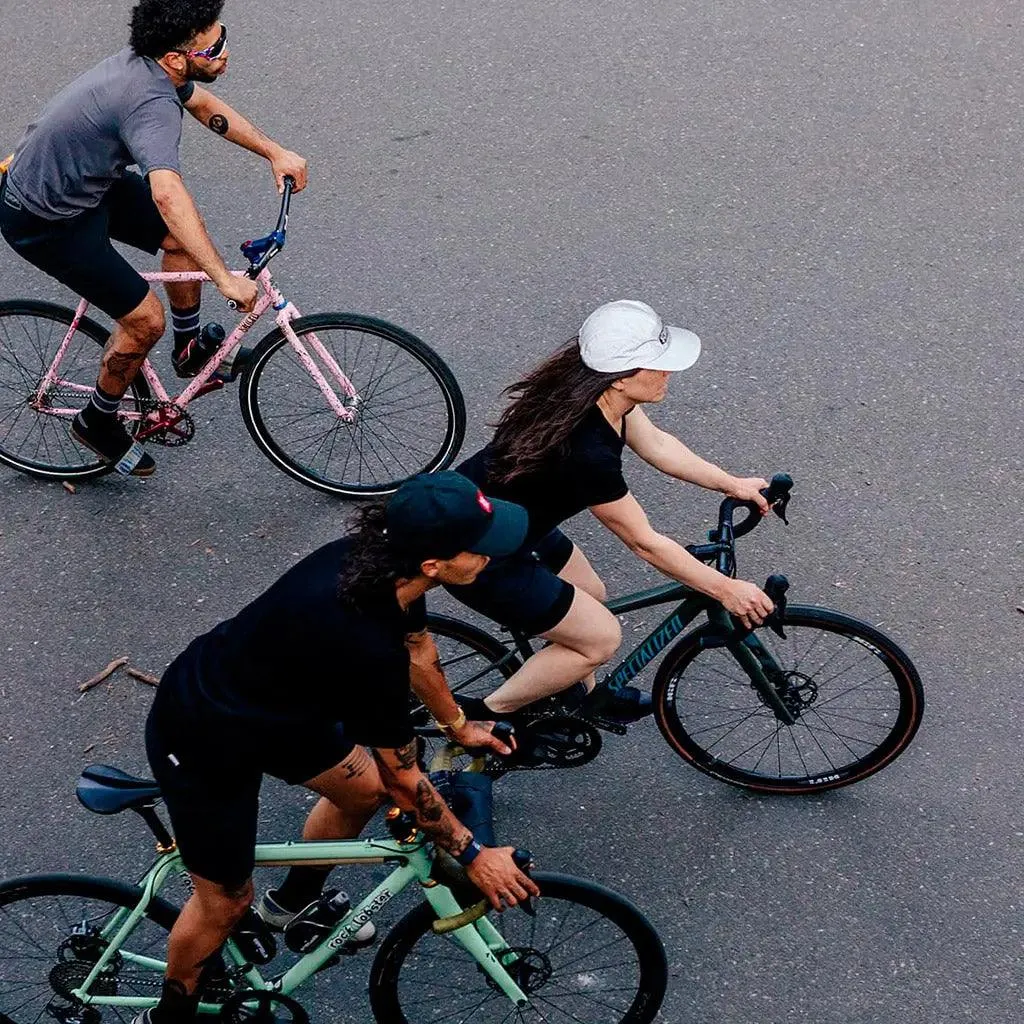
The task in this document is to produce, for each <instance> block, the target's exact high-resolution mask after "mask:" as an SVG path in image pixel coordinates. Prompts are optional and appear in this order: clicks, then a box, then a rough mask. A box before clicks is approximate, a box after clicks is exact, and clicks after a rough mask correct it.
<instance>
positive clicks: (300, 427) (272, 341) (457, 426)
mask: <svg viewBox="0 0 1024 1024" xmlns="http://www.w3.org/2000/svg"><path fill="white" fill-rule="evenodd" d="M291 192H292V188H291V182H290V179H288V180H287V181H286V183H285V190H284V196H283V199H282V201H281V212H280V215H279V217H278V221H277V227H276V228H275V229H274V230H273V231H272V232H271V233H270V234H269V235H266V236H265V237H263V238H259V239H256V240H255V241H249V242H245V243H244V244H243V245H242V247H241V249H242V254H243V255H244V256H245V258H246V259H247V260H248V261H249V267H248V269H246V270H243V271H236V273H238V274H239V275H240V276H241V275H243V274H245V275H248V276H249V277H251V278H252V279H253V280H255V281H257V282H258V283H259V285H260V296H259V299H258V301H257V304H256V307H255V308H254V309H253V311H252V312H251V313H246V314H245V315H244V316H243V317H242V319H241V320H240V321H239V322H238V325H237V326H236V327H235V329H234V330H233V331H232V332H231V333H230V334H229V335H228V336H227V337H226V338H225V339H224V341H223V343H222V344H221V345H220V347H219V348H218V349H217V351H216V353H215V354H214V355H213V356H212V357H211V359H210V361H209V362H208V363H207V364H206V366H204V367H203V369H202V370H201V371H200V373H199V374H198V376H196V377H195V378H194V379H193V380H192V381H191V382H190V383H189V384H188V386H187V387H186V388H185V389H184V390H183V391H182V392H181V393H180V394H178V395H174V396H172V395H170V394H169V393H168V391H167V389H166V388H165V387H164V386H163V384H162V383H161V381H160V378H159V377H158V376H157V373H156V370H155V369H154V367H153V366H152V364H151V363H150V362H149V361H148V360H147V361H146V362H145V363H143V366H142V370H141V372H140V373H139V374H137V375H136V378H135V380H134V381H133V382H132V384H131V386H130V387H129V389H128V392H127V393H126V395H125V397H124V400H123V401H122V409H121V412H120V413H119V416H120V417H121V419H122V420H123V422H124V424H125V426H126V428H127V429H128V431H129V433H130V434H132V435H133V436H134V437H135V438H136V439H137V440H139V441H144V442H146V443H148V444H160V445H165V446H167V447H172V448H173V447H177V446H179V445H183V444H187V443H188V442H189V441H191V440H192V438H193V436H194V435H195V423H194V421H193V419H192V417H191V416H190V415H189V413H188V406H189V404H190V403H191V402H192V401H193V400H194V399H196V398H199V397H200V396H202V395H206V394H209V393H210V392H212V391H219V390H221V389H222V388H224V387H225V386H226V385H227V384H229V383H230V382H232V381H235V380H236V379H238V380H240V387H239V395H238V397H239V401H240V403H241V407H242V419H243V420H244V422H245V426H246V428H247V429H248V431H249V433H250V434H251V435H252V438H253V440H254V441H255V442H256V445H257V446H258V447H259V448H260V450H261V451H262V452H263V453H264V454H265V455H266V456H267V457H268V458H269V459H270V460H271V462H273V464H274V465H275V466H277V467H278V468H279V469H282V470H284V472H286V473H288V474H289V475H290V476H293V477H294V478H295V479H296V480H300V481H302V483H304V484H307V485H308V486H310V487H315V488H316V489H317V490H320V491H326V492H328V493H330V494H338V495H343V496H346V497H373V496H377V495H383V494H389V493H391V492H392V491H394V490H395V489H396V488H397V487H398V486H399V484H401V482H402V481H403V480H404V479H406V478H407V477H409V476H412V475H414V474H416V473H423V472H434V471H436V470H439V469H444V468H445V467H446V466H449V465H450V464H451V463H452V461H453V460H454V458H455V456H456V454H457V453H458V451H459V447H460V446H461V444H462V439H463V435H464V433H465V428H466V407H465V402H464V401H463V397H462V392H461V391H460V390H459V385H458V383H457V382H456V380H455V377H454V376H453V374H452V372H451V370H449V369H448V367H447V366H446V365H445V363H444V361H443V360H442V359H441V358H440V356H438V355H437V353H436V352H434V351H433V349H431V348H430V347H429V346H428V345H426V344H425V343H424V342H422V341H420V339H419V338H416V337H414V336H413V335H412V334H409V333H408V332H407V331H403V330H402V329H401V328H399V327H396V326H394V325H393V324H390V323H387V322H386V321H384V320H377V319H374V318H372V317H366V316H358V315H355V314H351V313H318V314H316V315H313V316H301V315H300V314H299V311H298V310H297V309H296V308H295V306H294V305H293V304H292V303H291V302H289V301H288V300H287V299H286V298H285V297H284V296H283V295H282V294H281V292H280V291H279V290H278V289H277V287H276V286H275V285H274V283H273V281H272V280H271V277H270V271H269V270H268V264H269V263H270V261H271V260H272V259H273V258H274V257H275V256H276V255H277V254H278V253H279V252H280V251H281V249H282V248H283V247H284V244H285V236H286V233H287V228H288V210H289V205H290V202H291ZM143 277H145V278H146V280H148V281H208V280H209V278H208V277H207V275H206V274H204V273H201V272H197V273H178V274H165V273H147V274H143ZM87 308H88V303H87V302H86V301H85V300H84V299H83V300H82V301H81V302H79V304H78V307H77V309H74V310H71V309H68V308H66V307H64V306H57V305H54V304H53V303H49V302H36V301H32V300H22V299H18V300H14V301H10V302H0V461H2V462H4V463H6V464H7V465H8V466H12V467H13V468H14V469H17V470H21V471H22V472H24V473H28V474H30V475H32V476H36V477H43V478H45V479H51V480H53V479H56V480H84V479H88V478H90V477H95V476H101V475H102V474H104V473H109V472H110V471H111V468H112V467H111V466H109V465H106V464H103V463H101V462H99V461H98V460H97V459H96V457H95V455H93V453H92V452H90V451H88V450H87V449H85V448H83V447H81V446H79V445H78V444H76V443H75V442H74V441H73V440H72V439H71V436H70V434H69V433H68V426H69V423H70V421H71V419H72V418H73V417H74V416H75V414H76V413H77V412H78V410H79V409H81V408H82V407H83V406H84V405H85V404H86V403H87V402H88V401H89V396H90V394H91V393H92V390H93V382H94V380H95V376H96V370H97V368H98V363H99V361H98V358H97V355H98V350H97V348H96V346H100V347H102V346H103V345H104V344H105V343H106V341H107V338H108V335H109V332H108V331H107V330H105V329H104V328H103V327H101V326H100V325H99V324H98V323H96V322H95V321H94V320H92V319H90V318H89V317H88V316H86V315H85V313H86V310H87ZM268 310H273V312H274V319H275V321H276V323H277V327H276V328H275V329H274V330H273V331H271V332H270V333H269V334H268V335H267V336H266V337H264V338H263V339H262V340H261V341H260V342H259V343H258V344H256V345H255V346H253V347H252V348H247V347H245V346H243V344H242V343H243V341H244V339H245V337H246V335H247V334H248V333H249V331H250V330H251V329H252V327H253V326H254V325H255V324H256V323H257V322H258V321H259V320H260V318H261V317H262V316H263V315H264V314H265V313H266V312H267V311H268Z"/></svg>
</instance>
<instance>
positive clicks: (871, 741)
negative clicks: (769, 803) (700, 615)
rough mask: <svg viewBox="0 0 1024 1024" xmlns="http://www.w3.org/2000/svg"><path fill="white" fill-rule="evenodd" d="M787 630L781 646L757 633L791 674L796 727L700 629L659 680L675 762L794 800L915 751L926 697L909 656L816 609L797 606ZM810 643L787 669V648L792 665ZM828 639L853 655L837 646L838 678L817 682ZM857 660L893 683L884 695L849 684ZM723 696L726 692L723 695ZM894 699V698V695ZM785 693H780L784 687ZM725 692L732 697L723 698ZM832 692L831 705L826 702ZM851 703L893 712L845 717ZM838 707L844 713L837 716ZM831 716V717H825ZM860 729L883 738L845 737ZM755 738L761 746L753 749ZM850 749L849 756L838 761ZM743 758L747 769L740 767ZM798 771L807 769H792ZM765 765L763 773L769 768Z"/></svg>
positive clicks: (662, 717) (658, 700) (663, 722)
mask: <svg viewBox="0 0 1024 1024" xmlns="http://www.w3.org/2000/svg"><path fill="white" fill-rule="evenodd" d="M783 628H784V629H785V630H786V631H787V634H788V636H789V640H785V641H784V640H780V639H778V638H776V636H775V634H773V633H771V632H770V631H769V630H767V629H765V628H763V627H762V628H760V629H759V630H758V631H757V636H758V639H759V640H760V641H761V642H762V643H763V644H764V646H765V647H766V648H768V649H769V650H770V651H771V652H772V654H773V656H775V657H776V661H777V662H779V664H780V665H782V667H783V669H784V671H785V673H786V675H785V680H784V682H782V683H781V684H780V685H781V686H782V687H783V689H784V690H785V692H786V693H787V695H788V698H787V699H789V700H791V701H792V702H793V703H794V706H798V707H799V709H800V712H801V713H800V715H799V717H798V719H797V722H796V723H795V724H794V725H792V726H786V725H783V724H782V723H781V722H779V721H778V719H776V717H775V715H774V714H773V712H772V711H771V710H770V709H769V708H768V707H767V705H766V704H765V703H764V701H763V700H762V699H761V697H760V696H759V695H758V693H757V692H756V691H755V690H754V689H753V687H752V686H751V685H750V681H749V678H748V677H747V676H746V673H745V672H744V670H743V669H742V667H741V666H740V665H739V664H738V663H737V662H736V661H735V659H734V658H733V656H732V655H731V654H730V653H729V651H728V650H727V649H726V648H721V647H718V648H704V647H702V646H701V641H702V638H703V635H704V630H703V629H698V630H693V631H692V632H691V633H689V634H687V635H686V636H685V637H684V638H683V639H682V640H681V641H680V642H679V643H677V644H676V645H675V646H674V647H672V648H671V649H670V650H669V652H668V654H667V655H666V656H665V660H664V662H663V663H662V665H661V667H660V668H659V670H658V674H657V676H656V677H655V680H654V705H655V718H656V720H657V723H658V728H659V729H660V730H661V733H662V735H663V736H664V737H665V739H666V740H667V741H668V743H669V745H670V746H671V747H672V748H673V749H674V750H675V751H676V753H678V754H679V755H680V756H681V757H682V758H684V759H685V760H686V761H687V762H689V763H690V764H691V765H693V767H695V768H697V769H698V770H699V771H702V772H704V773H705V774H706V775H710V776H711V777H712V778H716V779H720V780H721V781H723V782H727V783H729V784H731V785H734V786H739V787H741V788H743V789H748V790H753V791H755V792H761V793H779V794H787V795H795V794H806V793H820V792H823V791H825V790H830V789H838V788H840V787H842V786H848V785H851V784H852V783H854V782H860V781H861V780H862V779H866V778H867V777H868V776H870V775H873V774H874V773H875V772H878V771H880V770H881V769H882V768H884V767H885V766H886V765H888V764H890V763H891V762H892V761H893V760H894V759H895V758H896V757H898V756H899V755H900V754H901V753H902V752H903V751H904V750H906V748H907V747H908V746H909V744H910V742H911V740H912V739H913V738H914V734H915V733H916V732H917V729H918V727H919V726H920V724H921V719H922V716H923V714H924V691H923V688H922V686H921V680H920V677H919V676H918V673H917V669H916V668H915V667H914V664H913V662H912V661H911V660H910V658H909V657H908V656H907V655H906V653H905V652H904V651H903V650H902V649H901V648H900V647H898V646H897V645H896V644H895V643H894V642H893V641H892V640H890V639H889V638H888V637H887V636H885V634H883V633H882V632H880V631H879V630H878V629H876V628H875V627H874V626H871V625H869V624H868V623H866V622H861V621H859V620H858V619H855V618H852V617H851V616H848V615H844V614H842V613H841V612H836V611H832V610H831V609H827V608H816V607H812V606H809V605H791V606H789V607H788V608H787V609H786V613H785V616H784V618H783ZM811 634H816V638H814V639H813V640H812V644H811V646H810V647H808V649H807V651H806V653H805V654H804V656H803V660H800V659H798V660H796V661H793V662H792V664H791V666H790V667H787V665H788V664H789V661H788V659H787V661H786V662H785V663H784V662H783V661H780V659H779V658H778V654H777V652H778V650H779V649H780V648H781V647H782V646H783V645H784V644H786V645H791V646H790V657H792V654H791V652H792V650H795V649H796V642H797V637H799V638H800V640H801V642H802V641H803V640H804V639H808V638H809V637H810V635H811ZM825 638H840V639H842V640H843V641H844V646H845V647H848V648H849V649H848V650H847V651H845V652H844V649H843V647H838V648H836V650H835V652H834V653H833V654H832V655H831V656H830V657H829V658H827V659H826V660H825V661H823V662H821V665H820V670H824V669H826V668H829V666H830V665H831V667H830V668H829V671H835V675H833V676H832V678H831V679H825V678H823V677H821V676H818V677H816V676H815V675H812V674H810V673H809V672H808V671H807V669H809V668H810V667H811V665H810V663H809V659H810V656H811V653H812V652H813V651H814V648H815V646H817V645H822V646H824V647H825V649H826V653H827V650H828V648H827V641H826V639H825ZM849 645H852V647H851V646H849ZM857 654H862V655H863V660H864V661H865V663H866V665H867V666H868V668H869V670H870V669H876V670H878V671H879V675H878V676H877V679H881V680H884V683H883V684H881V685H880V686H875V679H872V678H869V679H867V680H865V681H864V682H862V683H859V684H856V685H855V680H856V677H855V676H851V675H849V673H850V672H852V670H853V666H852V665H847V667H846V668H842V665H843V660H842V659H843V658H845V657H846V656H847V655H857ZM815 657H818V655H817V654H816V655H815ZM698 665H700V666H701V668H700V669H699V670H698V668H697V667H696V666H698ZM801 666H802V667H801ZM727 668H731V671H732V672H733V673H734V674H735V680H736V681H735V684H734V685H730V684H727V683H723V682H722V680H723V679H729V678H730V676H729V672H728V671H727ZM839 669H841V671H839ZM708 673H711V674H712V675H711V678H710V679H709V678H707V677H706V676H707V674H708ZM843 675H845V676H846V678H845V679H843V681H842V682H840V683H838V684H836V685H834V686H833V688H832V689H831V690H829V691H828V692H824V691H823V687H824V686H825V685H826V684H835V681H836V680H838V679H839V678H840V676H843ZM702 676H703V677H702ZM684 681H685V682H684ZM869 684H870V685H869ZM716 687H721V689H719V690H717V691H716V689H715V688H716ZM726 687H727V688H726ZM883 687H884V689H883ZM844 688H845V689H844ZM890 690H891V695H888V694H889V691H890ZM858 691H859V692H858ZM777 692H781V691H780V690H779V688H778V687H777ZM721 693H724V694H725V696H724V697H718V694H721ZM823 693H824V699H821V698H822V695H823ZM847 694H850V695H852V697H851V699H853V700H854V701H862V700H864V699H869V700H874V699H878V700H884V701H886V702H887V704H888V706H887V707H882V708H875V707H872V706H870V705H868V706H865V705H863V704H856V703H855V704H854V705H853V707H852V708H847V709H845V713H844V710H843V709H842V707H841V706H840V705H836V702H837V701H838V700H839V699H840V698H841V697H843V696H845V695H847ZM715 699H722V700H726V701H730V700H731V701H735V702H736V703H737V704H740V703H742V706H732V705H730V704H728V703H727V704H724V705H723V704H717V705H716V704H715V703H713V701H714V700H715ZM830 704H833V705H836V706H833V707H831V708H829V707H828V706H829V705H830ZM826 708H828V710H824V711H823V709H826ZM705 709H709V710H705ZM874 711H881V712H883V715H884V718H883V720H882V721H881V722H880V723H875V724H872V723H868V722H867V721H866V720H865V719H863V718H861V717H860V715H862V714H864V713H867V712H874ZM701 716H703V718H701ZM737 716H738V717H737ZM889 718H891V721H889ZM837 723H838V724H837ZM696 726H699V728H696ZM798 728H803V729H804V730H806V734H804V733H798V732H797V729H798ZM852 728H858V729H870V730H877V735H876V734H875V733H874V732H873V733H872V735H870V736H869V737H859V736H852V735H850V734H847V733H845V732H843V731H842V730H846V729H852ZM701 733H713V734H715V735H712V736H710V737H708V739H711V740H712V741H713V742H711V743H709V742H708V739H705V738H701V739H697V738H695V736H700V734H701ZM755 734H756V735H757V739H755V740H754V741H753V742H751V737H752V736H754V735H755ZM784 736H785V737H786V747H785V750H783V737H784ZM766 737H767V739H766ZM798 737H799V738H798ZM726 739H729V740H730V741H731V742H732V741H735V743H736V744H737V745H738V746H740V748H741V749H740V753H739V754H737V755H736V757H735V758H733V759H732V760H729V759H727V758H726V757H724V756H723V753H724V747H722V746H721V745H720V744H721V743H722V742H724V741H725V740H726ZM716 744H718V745H719V749H718V750H717V751H716V750H714V749H712V748H713V747H714V746H715V745H716ZM744 744H745V745H746V746H744ZM801 744H802V745H801ZM762 745H763V748H764V749H763V750H762V749H761V747H762ZM790 745H792V751H791V750H790ZM843 748H845V750H846V753H842V754H838V752H841V751H842V750H843ZM769 752H771V755H770V756H769ZM833 752H837V756H842V757H850V758H851V759H850V760H849V761H848V762H847V763H836V760H835V758H834V757H833ZM812 755H813V756H814V757H815V758H818V757H819V756H820V757H821V763H820V766H819V767H818V768H815V769H811V768H810V766H809V765H808V763H807V758H808V757H809V756H812ZM784 756H785V759H786V766H784V765H783V757H784ZM741 757H743V758H746V759H747V762H748V763H746V764H740V763H738V762H739V759H740V758H741ZM755 757H756V758H757V760H756V761H755V762H754V764H753V766H751V765H750V763H749V762H750V759H751V758H755ZM798 762H799V769H798V770H790V769H789V768H788V766H789V765H796V764H797V763H798ZM762 763H763V764H764V768H763V769H762V768H760V765H761V764H762ZM769 763H772V764H775V765H777V770H776V771H775V772H774V773H773V774H772V773H769V772H768V770H767V766H768V764H769Z"/></svg>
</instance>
